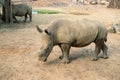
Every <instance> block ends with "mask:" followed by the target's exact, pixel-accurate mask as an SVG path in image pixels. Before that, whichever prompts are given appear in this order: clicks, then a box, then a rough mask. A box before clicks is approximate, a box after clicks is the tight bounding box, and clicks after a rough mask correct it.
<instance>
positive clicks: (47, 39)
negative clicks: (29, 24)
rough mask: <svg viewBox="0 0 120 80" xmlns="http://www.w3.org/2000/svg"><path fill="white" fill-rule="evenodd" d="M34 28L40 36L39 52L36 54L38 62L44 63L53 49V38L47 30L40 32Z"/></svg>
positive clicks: (40, 30)
mask: <svg viewBox="0 0 120 80" xmlns="http://www.w3.org/2000/svg"><path fill="white" fill-rule="evenodd" d="M36 27H37V31H38V32H39V33H40V36H41V40H40V43H41V45H40V51H39V52H38V56H39V60H40V61H44V62H45V61H46V60H47V58H48V56H49V54H50V52H51V51H52V49H53V37H52V35H51V34H50V33H49V32H48V31H47V30H42V29H40V28H39V27H38V26H36Z"/></svg>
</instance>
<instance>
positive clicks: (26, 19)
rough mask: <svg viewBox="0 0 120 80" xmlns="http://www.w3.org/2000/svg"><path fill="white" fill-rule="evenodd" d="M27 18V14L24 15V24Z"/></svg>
mask: <svg viewBox="0 0 120 80" xmlns="http://www.w3.org/2000/svg"><path fill="white" fill-rule="evenodd" d="M27 18H28V16H27V14H25V19H24V22H26V20H27Z"/></svg>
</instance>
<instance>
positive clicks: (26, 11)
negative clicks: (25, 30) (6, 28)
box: [12, 4, 32, 22]
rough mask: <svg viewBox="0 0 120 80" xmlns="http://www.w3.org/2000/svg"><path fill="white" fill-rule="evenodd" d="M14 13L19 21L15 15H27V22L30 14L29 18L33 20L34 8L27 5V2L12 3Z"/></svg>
mask: <svg viewBox="0 0 120 80" xmlns="http://www.w3.org/2000/svg"><path fill="white" fill-rule="evenodd" d="M12 15H13V19H15V21H17V19H16V17H15V16H19V17H22V16H25V19H24V22H26V20H27V18H28V15H29V20H30V21H32V8H31V7H29V6H27V5H26V4H12Z"/></svg>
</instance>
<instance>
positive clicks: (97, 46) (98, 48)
mask: <svg viewBox="0 0 120 80" xmlns="http://www.w3.org/2000/svg"><path fill="white" fill-rule="evenodd" d="M102 45H103V41H102V40H98V41H96V42H95V51H94V53H93V55H92V58H91V60H92V61H96V60H98V54H99V53H100V51H101V47H102Z"/></svg>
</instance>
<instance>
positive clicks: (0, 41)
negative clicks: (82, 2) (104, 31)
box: [0, 5, 120, 80]
mask: <svg viewBox="0 0 120 80" xmlns="http://www.w3.org/2000/svg"><path fill="white" fill-rule="evenodd" d="M47 9H59V10H62V11H64V12H65V14H51V15H49V14H38V15H33V21H32V22H26V23H23V22H22V21H20V22H19V23H14V24H0V80H120V48H119V47H120V34H115V33H109V34H108V41H107V42H106V44H107V45H108V48H109V50H108V54H109V58H108V59H102V58H99V60H98V61H91V60H90V59H89V58H90V55H91V54H92V53H93V52H94V44H91V45H89V46H87V47H83V48H71V51H70V60H71V63H70V64H63V63H61V61H60V59H59V58H58V57H59V55H61V50H60V49H59V47H58V46H55V47H54V49H53V50H52V52H51V54H50V56H49V58H48V61H47V62H45V63H44V62H40V61H38V56H37V52H38V51H39V47H40V43H39V40H40V38H39V33H38V32H37V31H36V28H35V25H39V26H40V27H42V28H46V25H48V24H49V23H50V22H51V21H54V20H55V19H58V18H72V19H75V18H81V19H82V18H88V19H94V20H99V21H101V22H103V23H104V24H105V26H106V28H108V27H109V26H110V25H111V24H112V23H113V22H115V21H118V20H120V14H119V13H120V10H118V9H107V8H105V6H95V5H91V6H79V7H76V6H71V7H62V8H50V7H49V8H47ZM69 13H89V15H74V14H69ZM100 56H101V54H100V55H99V57H100Z"/></svg>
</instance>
